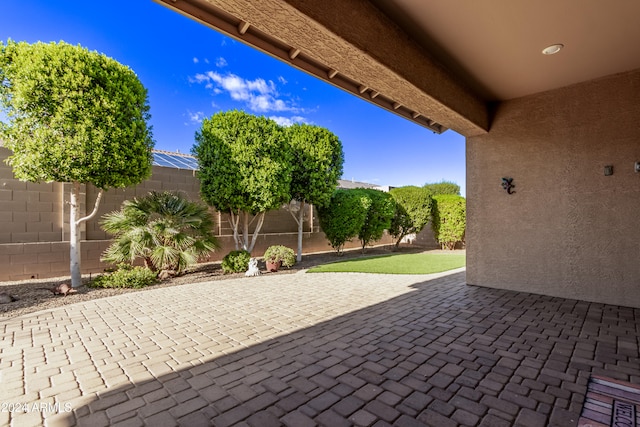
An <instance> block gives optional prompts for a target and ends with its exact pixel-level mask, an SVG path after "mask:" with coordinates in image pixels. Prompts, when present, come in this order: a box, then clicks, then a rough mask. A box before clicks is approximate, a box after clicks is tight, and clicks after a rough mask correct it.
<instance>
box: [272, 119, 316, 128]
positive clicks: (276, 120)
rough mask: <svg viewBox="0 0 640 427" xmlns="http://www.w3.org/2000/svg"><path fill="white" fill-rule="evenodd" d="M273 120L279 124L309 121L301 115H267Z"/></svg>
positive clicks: (287, 124)
mask: <svg viewBox="0 0 640 427" xmlns="http://www.w3.org/2000/svg"><path fill="white" fill-rule="evenodd" d="M269 118H270V119H271V120H273V121H274V122H276V123H278V124H279V125H280V126H287V127H289V126H291V125H294V124H296V123H307V124H308V123H309V121H308V120H307V119H306V118H304V117H301V116H293V117H283V116H271V117H269Z"/></svg>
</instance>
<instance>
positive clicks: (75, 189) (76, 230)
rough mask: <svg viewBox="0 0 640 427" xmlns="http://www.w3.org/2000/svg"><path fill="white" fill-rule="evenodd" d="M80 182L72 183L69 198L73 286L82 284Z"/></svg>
mask: <svg viewBox="0 0 640 427" xmlns="http://www.w3.org/2000/svg"><path fill="white" fill-rule="evenodd" d="M79 199H80V183H79V182H73V183H72V184H71V197H70V198H69V259H70V261H71V263H70V269H71V287H72V288H78V287H80V286H82V275H81V273H80V225H79V223H78V218H79V216H80V201H79Z"/></svg>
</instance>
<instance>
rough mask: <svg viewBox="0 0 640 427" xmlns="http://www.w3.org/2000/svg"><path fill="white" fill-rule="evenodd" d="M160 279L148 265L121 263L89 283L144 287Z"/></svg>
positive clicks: (93, 285) (103, 286)
mask: <svg viewBox="0 0 640 427" xmlns="http://www.w3.org/2000/svg"><path fill="white" fill-rule="evenodd" d="M157 281H158V279H157V277H156V273H154V272H153V271H151V270H149V269H148V268H146V267H133V266H131V265H129V264H120V265H118V269H117V270H115V271H114V272H112V273H108V274H103V275H101V276H98V277H96V278H95V279H93V280H92V281H91V282H90V283H89V287H92V288H135V289H138V288H144V287H146V286H149V285H153V284H154V283H156V282H157Z"/></svg>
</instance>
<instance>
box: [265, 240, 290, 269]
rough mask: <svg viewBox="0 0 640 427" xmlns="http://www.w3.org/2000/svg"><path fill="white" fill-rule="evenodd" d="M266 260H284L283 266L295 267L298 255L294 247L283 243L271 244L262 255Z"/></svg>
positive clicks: (275, 261)
mask: <svg viewBox="0 0 640 427" xmlns="http://www.w3.org/2000/svg"><path fill="white" fill-rule="evenodd" d="M262 257H263V258H264V260H265V261H269V262H273V263H277V262H278V261H282V266H283V267H287V268H289V267H293V265H294V264H295V263H296V255H295V253H294V252H293V249H291V248H288V247H286V246H282V245H273V246H269V247H268V248H267V250H266V251H264V255H263V256H262Z"/></svg>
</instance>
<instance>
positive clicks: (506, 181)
mask: <svg viewBox="0 0 640 427" xmlns="http://www.w3.org/2000/svg"><path fill="white" fill-rule="evenodd" d="M515 186H516V185H515V184H514V183H513V178H502V188H504V189H505V190H506V191H507V194H513V193H515V192H516V190H514V189H513V188H514V187H515Z"/></svg>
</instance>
